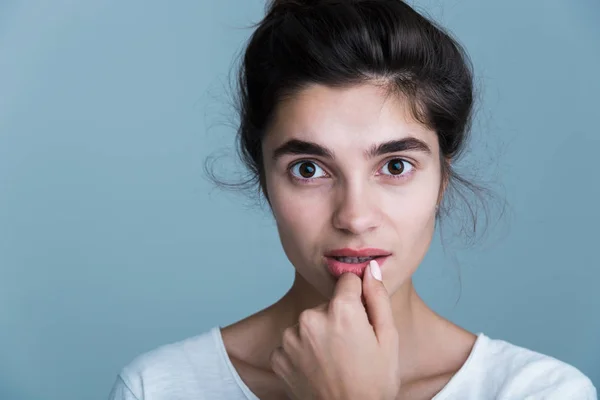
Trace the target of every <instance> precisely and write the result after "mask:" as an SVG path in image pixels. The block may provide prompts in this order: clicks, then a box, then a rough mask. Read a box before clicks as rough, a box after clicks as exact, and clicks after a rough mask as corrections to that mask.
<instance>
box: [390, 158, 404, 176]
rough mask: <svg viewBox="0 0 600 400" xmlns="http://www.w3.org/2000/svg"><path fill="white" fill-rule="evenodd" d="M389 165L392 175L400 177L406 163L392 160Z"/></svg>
mask: <svg viewBox="0 0 600 400" xmlns="http://www.w3.org/2000/svg"><path fill="white" fill-rule="evenodd" d="M387 165H388V167H387V169H388V171H389V172H390V173H391V174H392V175H400V174H401V173H402V172H403V171H404V161H402V160H400V159H399V158H396V159H394V160H390V161H389V162H388V164H387Z"/></svg>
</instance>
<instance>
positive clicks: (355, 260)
mask: <svg viewBox="0 0 600 400" xmlns="http://www.w3.org/2000/svg"><path fill="white" fill-rule="evenodd" d="M372 258H373V257H340V258H339V260H340V261H341V262H344V263H348V264H358V263H363V262H365V261H369V260H371V259H372Z"/></svg>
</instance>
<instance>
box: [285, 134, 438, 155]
mask: <svg viewBox="0 0 600 400" xmlns="http://www.w3.org/2000/svg"><path fill="white" fill-rule="evenodd" d="M401 151H419V152H422V153H425V154H427V155H430V154H431V149H430V148H429V146H428V145H427V144H426V143H425V142H423V141H422V140H419V139H417V138H414V137H407V138H404V139H398V140H389V141H387V142H383V143H380V144H375V145H373V146H371V147H370V148H369V150H367V151H366V152H365V157H367V158H373V157H377V156H382V155H385V154H389V153H397V152H401ZM285 154H302V155H313V156H319V157H324V158H330V159H334V158H335V155H334V153H333V151H331V150H329V149H328V148H326V147H323V146H321V145H320V144H317V143H314V142H307V141H304V140H299V139H291V140H288V141H287V142H285V143H284V144H282V145H281V146H279V147H277V148H276V149H275V150H274V151H273V161H277V159H279V158H280V157H281V156H283V155H285Z"/></svg>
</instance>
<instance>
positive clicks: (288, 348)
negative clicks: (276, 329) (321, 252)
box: [271, 261, 400, 400]
mask: <svg viewBox="0 0 600 400" xmlns="http://www.w3.org/2000/svg"><path fill="white" fill-rule="evenodd" d="M373 263H375V265H374V267H373V266H372V264H373ZM372 269H373V272H374V273H377V272H379V276H381V272H380V270H379V266H378V265H377V262H376V261H371V264H370V265H369V266H368V267H367V270H366V271H365V273H364V277H363V280H362V282H361V279H360V278H359V277H358V276H356V275H354V274H350V273H346V274H343V275H342V276H341V277H340V278H339V280H338V282H337V284H336V287H335V292H334V295H333V297H332V298H331V301H329V303H325V304H322V305H320V306H318V307H316V308H313V309H308V310H305V311H303V312H302V313H301V314H300V318H299V323H298V324H297V325H295V326H293V327H290V328H287V329H286V330H285V331H284V333H283V342H282V346H281V347H278V348H277V349H276V350H275V351H274V352H273V354H272V355H271V364H272V368H273V371H274V372H275V374H276V375H277V376H278V377H279V378H280V379H281V380H282V381H283V383H284V386H285V387H286V390H287V391H288V394H289V395H290V397H291V398H293V399H302V400H305V399H327V400H336V399H340V400H341V399H344V400H349V399H360V400H367V399H373V400H391V399H395V398H396V396H397V394H398V391H399V390H400V378H399V374H398V367H399V366H398V331H397V330H396V326H395V325H394V319H393V315H392V309H391V305H390V299H389V295H388V293H387V290H386V289H385V286H383V283H382V282H381V280H377V279H375V278H374V276H373V273H372V272H371V270H372ZM361 294H362V295H363V296H364V300H365V305H363V303H362V301H361Z"/></svg>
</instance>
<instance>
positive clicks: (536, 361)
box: [472, 334, 597, 399]
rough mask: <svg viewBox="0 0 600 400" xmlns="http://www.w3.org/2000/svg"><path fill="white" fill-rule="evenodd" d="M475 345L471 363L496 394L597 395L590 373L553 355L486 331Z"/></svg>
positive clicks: (536, 395) (504, 395)
mask: <svg viewBox="0 0 600 400" xmlns="http://www.w3.org/2000/svg"><path fill="white" fill-rule="evenodd" d="M476 346H477V347H476V349H474V353H475V354H474V357H473V360H472V363H473V364H474V365H472V367H476V369H478V370H479V371H481V373H482V374H484V375H485V377H484V378H485V381H486V382H488V383H489V384H491V385H493V387H492V388H488V389H492V391H493V392H495V393H497V398H500V399H504V398H506V399H513V398H536V399H538V398H543V399H565V398H573V399H575V398H576V399H596V398H597V397H596V390H595V388H594V385H593V384H592V382H591V381H590V379H589V378H588V377H587V376H585V375H584V374H583V373H582V372H581V371H579V370H578V369H577V368H575V367H574V366H572V365H569V364H567V363H565V362H563V361H560V360H558V359H556V358H554V357H550V356H547V355H544V354H541V353H538V352H536V351H533V350H529V349H527V348H524V347H521V346H517V345H514V344H511V343H509V342H506V341H504V340H495V339H491V338H488V337H487V336H485V335H483V334H480V337H479V339H478V342H477V343H476ZM529 396H531V397H529Z"/></svg>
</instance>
